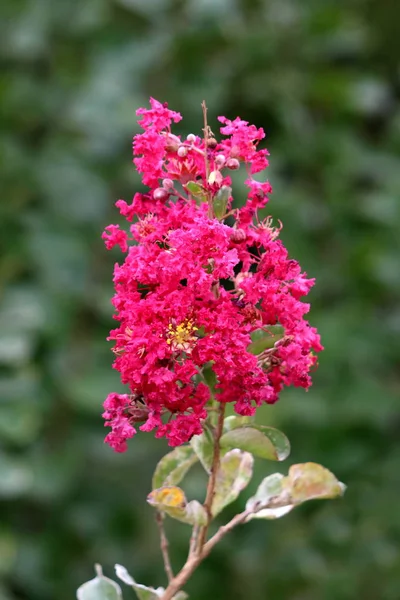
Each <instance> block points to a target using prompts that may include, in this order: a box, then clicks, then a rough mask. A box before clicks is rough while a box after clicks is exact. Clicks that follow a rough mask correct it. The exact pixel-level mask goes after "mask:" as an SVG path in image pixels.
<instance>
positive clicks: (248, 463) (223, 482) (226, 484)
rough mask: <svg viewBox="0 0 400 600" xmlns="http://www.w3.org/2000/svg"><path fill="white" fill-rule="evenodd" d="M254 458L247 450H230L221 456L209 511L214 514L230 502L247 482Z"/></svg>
mask: <svg viewBox="0 0 400 600" xmlns="http://www.w3.org/2000/svg"><path fill="white" fill-rule="evenodd" d="M253 463H254V459H253V457H252V455H251V454H250V453H249V452H243V451H242V450H238V449H235V450H230V452H227V454H225V456H224V457H223V458H222V460H221V463H220V467H219V469H218V473H217V479H216V484H215V495H214V500H213V503H212V507H211V512H212V514H213V515H214V516H215V515H217V514H218V513H220V512H221V510H222V509H223V508H225V506H227V505H228V504H231V503H232V502H234V501H235V500H236V498H237V497H238V496H239V494H240V492H241V491H242V490H244V488H245V487H246V486H247V484H248V483H249V481H250V479H251V476H252V474H253Z"/></svg>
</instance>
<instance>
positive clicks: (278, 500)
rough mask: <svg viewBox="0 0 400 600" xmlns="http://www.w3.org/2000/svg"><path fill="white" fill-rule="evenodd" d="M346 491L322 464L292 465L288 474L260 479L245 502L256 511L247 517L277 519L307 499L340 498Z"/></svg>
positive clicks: (248, 507)
mask: <svg viewBox="0 0 400 600" xmlns="http://www.w3.org/2000/svg"><path fill="white" fill-rule="evenodd" d="M344 491H345V486H344V484H343V483H341V482H340V481H338V480H337V479H336V477H335V476H334V475H333V473H331V472H330V471H328V469H325V467H323V466H322V465H319V464H316V463H303V464H298V465H292V466H291V467H290V469H289V474H288V475H287V476H286V477H284V476H283V475H281V474H280V473H275V474H274V475H270V476H269V477H266V478H265V479H264V480H263V481H262V482H261V484H260V486H259V487H258V490H257V492H256V494H255V496H253V497H252V498H250V499H249V500H248V502H247V504H246V510H250V511H254V512H252V514H250V516H249V517H248V518H247V521H250V520H251V519H276V518H278V517H282V516H283V515H285V514H287V513H288V512H290V511H291V510H292V509H293V508H294V507H295V506H297V505H299V504H302V503H303V502H306V501H307V500H315V499H325V498H337V497H339V496H342V495H343V493H344Z"/></svg>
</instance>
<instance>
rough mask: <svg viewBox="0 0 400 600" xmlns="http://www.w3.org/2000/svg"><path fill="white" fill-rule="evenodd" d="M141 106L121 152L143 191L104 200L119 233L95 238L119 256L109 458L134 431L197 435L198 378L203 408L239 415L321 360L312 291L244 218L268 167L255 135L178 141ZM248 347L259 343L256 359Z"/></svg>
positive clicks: (241, 126) (251, 130) (180, 438)
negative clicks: (122, 389) (240, 200)
mask: <svg viewBox="0 0 400 600" xmlns="http://www.w3.org/2000/svg"><path fill="white" fill-rule="evenodd" d="M150 106H151V108H150V109H149V110H147V109H143V108H141V109H139V110H138V111H137V114H138V115H140V116H141V121H140V125H141V126H142V128H143V130H144V131H143V133H140V134H138V135H136V136H135V138H134V144H133V148H134V154H135V158H134V163H135V165H136V168H137V170H138V171H139V172H140V173H142V177H143V183H144V184H145V185H146V186H148V188H149V191H148V192H146V193H137V194H135V196H134V198H133V201H132V203H131V204H127V203H126V202H125V201H123V200H119V201H118V202H117V207H118V208H119V210H120V212H121V214H122V215H123V216H124V217H125V218H126V220H127V221H128V222H129V223H130V224H131V225H130V227H129V230H128V231H125V230H123V229H121V228H119V227H118V226H117V225H109V226H108V227H107V228H106V231H105V232H104V234H103V238H104V240H105V243H106V247H107V248H108V249H110V248H112V247H113V246H115V245H119V246H120V248H121V250H122V251H123V252H126V253H127V254H126V257H125V260H124V262H123V264H122V265H118V264H116V265H115V271H114V284H115V296H114V298H113V304H114V307H115V310H116V314H115V319H116V320H117V321H118V322H119V326H118V327H117V328H116V329H114V330H112V331H111V333H110V338H109V339H110V340H113V341H114V343H115V345H114V353H115V355H116V358H115V362H114V368H115V369H117V370H118V371H119V372H120V374H121V379H122V382H123V383H124V384H126V385H127V386H128V387H129V394H124V395H120V394H115V393H112V394H110V395H109V396H108V398H107V399H106V401H105V403H104V407H105V412H104V415H103V416H104V418H105V419H106V425H107V426H109V427H111V432H110V433H109V434H108V435H107V437H106V442H107V443H108V444H109V445H110V446H111V447H113V448H114V449H115V450H116V451H118V452H123V451H124V450H126V447H127V446H126V440H127V439H128V438H131V437H132V436H133V435H134V434H135V433H136V429H135V424H137V423H139V422H143V424H142V425H141V426H140V429H141V430H142V431H151V430H153V429H156V437H162V436H165V437H166V438H167V439H168V442H169V445H171V446H178V445H180V444H182V443H184V442H187V441H188V440H190V438H191V437H192V436H193V435H195V434H198V433H201V432H202V428H203V422H204V419H205V418H206V417H207V406H208V405H209V401H210V389H209V386H208V385H207V384H206V381H207V380H208V379H207V378H208V377H209V376H210V373H211V372H213V376H214V378H215V380H216V385H215V398H216V400H217V401H218V402H224V403H228V402H232V403H234V409H235V411H236V412H237V413H238V414H240V415H253V414H254V412H255V410H256V407H257V406H260V405H262V404H263V403H273V402H276V400H277V399H278V397H279V393H280V391H281V390H282V388H283V387H284V386H288V385H295V386H302V387H304V388H308V387H309V386H310V385H311V379H310V370H311V368H312V367H313V365H315V363H316V355H315V352H318V351H320V350H321V349H322V346H321V344H320V339H319V335H318V333H317V331H316V329H315V328H313V327H310V325H309V324H308V322H307V321H306V320H305V319H304V315H305V314H306V313H307V312H308V310H309V305H308V304H305V303H303V302H301V301H300V298H301V297H302V296H305V295H307V293H308V292H309V290H310V288H311V286H312V285H313V283H314V280H313V279H308V278H307V276H306V275H305V274H304V273H302V272H301V269H300V266H299V265H298V263H297V262H296V261H294V260H290V259H289V257H288V253H287V251H286V249H285V247H284V246H283V244H282V242H281V241H280V240H279V239H278V235H279V229H276V228H274V227H273V226H272V223H271V220H270V219H266V220H264V221H259V219H258V216H257V211H258V210H259V209H261V208H263V207H264V206H265V205H266V203H267V201H268V194H269V193H270V192H271V186H270V184H269V183H268V182H262V183H261V182H259V181H256V180H255V179H254V178H253V174H254V173H258V172H260V171H262V170H263V169H265V167H266V166H267V165H268V161H267V151H266V150H259V149H258V148H257V147H258V143H259V141H260V140H261V139H263V138H264V131H263V130H262V129H257V128H256V127H255V126H253V125H249V124H248V123H247V122H246V121H242V120H240V119H239V118H237V119H235V120H234V121H230V120H228V119H226V118H225V117H220V118H219V120H220V122H221V123H222V124H223V127H221V134H222V139H221V141H217V140H216V139H215V137H214V136H213V134H212V132H211V131H210V130H209V129H208V128H207V130H206V131H205V132H204V135H203V136H202V137H198V136H196V135H194V134H189V135H188V136H187V137H186V139H181V137H179V136H177V135H175V134H173V133H172V132H171V124H172V122H175V123H176V122H178V121H179V120H180V119H181V116H180V115H179V113H176V112H174V111H172V110H169V109H168V107H167V105H166V104H161V103H160V102H157V101H156V100H154V99H153V98H151V99H150ZM241 165H245V168H246V169H247V173H248V178H247V179H246V182H245V183H246V185H247V186H248V188H249V192H248V197H247V200H246V202H245V204H244V206H243V207H242V208H240V209H233V208H232V202H233V198H232V187H231V186H232V181H231V178H230V176H229V173H230V171H232V170H236V169H238V168H240V166H241ZM254 336H258V338H260V337H261V339H262V340H264V341H265V342H266V343H265V344H264V346H265V347H263V349H262V350H259V351H258V353H254V344H252V339H253V338H254Z"/></svg>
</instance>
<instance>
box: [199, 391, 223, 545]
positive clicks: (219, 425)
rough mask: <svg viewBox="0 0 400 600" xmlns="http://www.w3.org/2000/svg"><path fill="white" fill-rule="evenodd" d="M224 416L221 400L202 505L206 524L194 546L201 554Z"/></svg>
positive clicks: (211, 498) (208, 521)
mask: <svg viewBox="0 0 400 600" xmlns="http://www.w3.org/2000/svg"><path fill="white" fill-rule="evenodd" d="M224 417H225V404H224V403H222V402H221V403H220V405H219V408H218V422H217V428H216V431H215V438H214V455H213V462H212V465H211V473H210V477H209V479H208V485H207V494H206V499H205V501H204V505H203V506H204V508H205V509H206V513H207V524H206V525H204V526H203V527H202V528H201V529H200V532H199V536H198V542H197V548H196V551H197V553H198V554H201V550H202V548H203V546H204V542H205V539H206V536H207V531H208V527H209V525H210V523H211V520H212V512H211V507H212V503H213V500H214V495H215V483H216V481H217V474H218V469H219V462H220V456H221V448H220V446H219V441H220V439H221V436H222V431H223V427H224Z"/></svg>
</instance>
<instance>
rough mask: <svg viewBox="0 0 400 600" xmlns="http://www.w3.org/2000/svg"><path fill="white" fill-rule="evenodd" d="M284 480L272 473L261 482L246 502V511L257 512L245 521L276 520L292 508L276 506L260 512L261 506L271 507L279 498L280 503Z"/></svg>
mask: <svg viewBox="0 0 400 600" xmlns="http://www.w3.org/2000/svg"><path fill="white" fill-rule="evenodd" d="M285 479H286V478H285V477H284V475H282V474H281V473H274V474H273V475H269V476H268V477H266V478H265V479H263V480H262V482H261V483H260V485H259V486H258V489H257V492H256V494H255V495H254V496H253V497H252V498H249V500H248V501H247V504H246V510H254V511H257V512H255V513H253V514H252V515H251V516H250V517H249V518H248V519H247V521H250V520H251V519H278V518H279V517H283V516H284V515H286V514H287V513H288V512H290V511H291V510H292V509H293V508H294V506H293V505H291V504H288V505H287V506H277V507H275V508H273V507H272V508H264V509H262V510H260V507H261V506H264V507H267V506H270V505H272V506H273V504H274V502H277V501H278V499H279V498H281V501H282V498H283V494H284V489H283V483H284V481H285Z"/></svg>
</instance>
